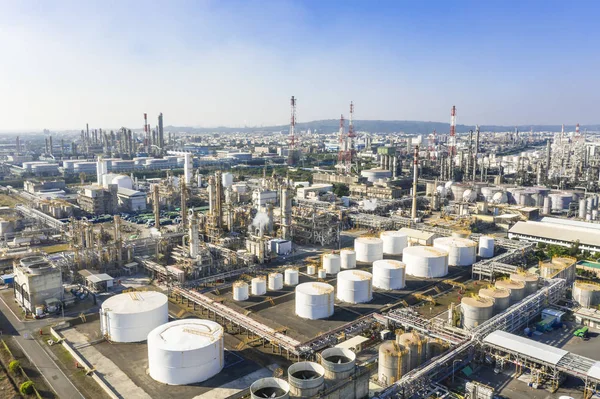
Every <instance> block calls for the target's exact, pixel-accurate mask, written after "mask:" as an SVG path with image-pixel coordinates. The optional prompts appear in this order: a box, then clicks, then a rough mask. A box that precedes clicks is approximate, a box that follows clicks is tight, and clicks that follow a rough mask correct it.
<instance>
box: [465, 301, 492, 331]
mask: <svg viewBox="0 0 600 399" xmlns="http://www.w3.org/2000/svg"><path fill="white" fill-rule="evenodd" d="M460 309H461V313H462V321H463V328H465V329H467V330H472V329H473V328H475V327H477V326H479V325H480V324H481V323H483V322H484V321H487V320H489V319H491V318H492V316H493V315H494V300H493V299H490V298H481V297H479V298H473V297H465V298H463V299H461V300H460Z"/></svg>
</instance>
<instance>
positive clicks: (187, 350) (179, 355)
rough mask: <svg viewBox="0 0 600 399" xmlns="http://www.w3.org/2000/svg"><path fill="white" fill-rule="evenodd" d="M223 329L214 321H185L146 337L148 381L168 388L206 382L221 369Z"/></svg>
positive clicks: (156, 330) (157, 328) (158, 329)
mask: <svg viewBox="0 0 600 399" xmlns="http://www.w3.org/2000/svg"><path fill="white" fill-rule="evenodd" d="M223 364H224V359H223V327H221V326H220V325H219V324H217V323H215V322H214V321H210V320H203V319H185V320H177V321H172V322H170V323H166V324H163V325H162V326H159V327H156V328H155V329H154V330H152V331H151V332H150V333H149V334H148V371H149V374H150V377H152V378H153V379H155V380H156V381H158V382H162V383H163V384H169V385H187V384H195V383H198V382H202V381H206V380H208V379H209V378H211V377H213V376H215V375H216V374H218V373H219V372H220V371H221V370H222V369H223Z"/></svg>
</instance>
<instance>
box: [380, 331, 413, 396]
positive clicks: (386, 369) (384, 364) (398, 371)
mask: <svg viewBox="0 0 600 399" xmlns="http://www.w3.org/2000/svg"><path fill="white" fill-rule="evenodd" d="M405 357H406V356H404V353H403V351H402V348H400V346H399V345H398V344H397V343H396V341H385V342H384V343H382V344H381V345H379V367H378V371H377V376H378V378H377V379H378V380H379V382H380V383H381V384H383V385H384V386H388V385H392V384H393V383H395V382H396V381H398V380H399V379H400V378H402V376H403V375H404V374H406V373H407V372H408V371H409V370H410V367H409V365H408V364H406V363H408V362H406V361H403V360H404V358H405Z"/></svg>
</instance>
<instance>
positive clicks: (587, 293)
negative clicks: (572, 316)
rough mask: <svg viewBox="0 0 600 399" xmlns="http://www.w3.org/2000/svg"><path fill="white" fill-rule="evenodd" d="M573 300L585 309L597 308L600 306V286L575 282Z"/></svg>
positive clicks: (585, 282)
mask: <svg viewBox="0 0 600 399" xmlns="http://www.w3.org/2000/svg"><path fill="white" fill-rule="evenodd" d="M573 300H574V301H575V302H577V303H578V304H579V305H581V306H583V307H585V308H595V307H596V306H598V305H599V304H600V285H598V284H595V283H592V282H587V281H575V283H573Z"/></svg>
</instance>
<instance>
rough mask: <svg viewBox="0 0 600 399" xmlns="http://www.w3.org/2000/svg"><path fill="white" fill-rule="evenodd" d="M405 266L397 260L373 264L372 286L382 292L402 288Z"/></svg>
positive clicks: (383, 260) (380, 261)
mask: <svg viewBox="0 0 600 399" xmlns="http://www.w3.org/2000/svg"><path fill="white" fill-rule="evenodd" d="M405 272H406V265H405V264H404V263H402V262H399V261H397V260H390V259H382V260H376V261H375V262H373V286H374V287H376V288H381V289H382V290H400V289H402V288H404V286H405V285H406V284H405V276H404V274H405Z"/></svg>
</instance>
